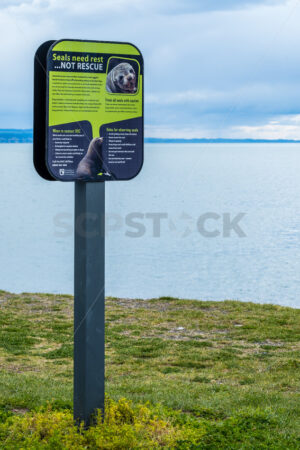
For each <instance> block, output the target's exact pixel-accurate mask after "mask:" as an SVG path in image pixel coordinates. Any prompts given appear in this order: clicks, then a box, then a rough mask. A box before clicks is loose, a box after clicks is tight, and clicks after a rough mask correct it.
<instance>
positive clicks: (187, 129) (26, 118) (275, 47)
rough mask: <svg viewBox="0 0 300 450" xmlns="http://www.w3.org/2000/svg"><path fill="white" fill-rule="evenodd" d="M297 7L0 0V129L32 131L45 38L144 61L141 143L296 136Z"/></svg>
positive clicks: (160, 0) (286, 3) (220, 1)
mask: <svg viewBox="0 0 300 450" xmlns="http://www.w3.org/2000/svg"><path fill="white" fill-rule="evenodd" d="M299 24H300V0H185V1H181V0H0V37H1V46H0V57H1V71H0V98H1V101H0V128H32V95H33V94H32V92H33V55H34V52H35V50H36V48H37V47H38V46H39V45H40V44H41V43H42V42H44V41H46V40H49V39H61V38H79V39H93V40H111V41H114V40H116V41H127V42H132V43H134V44H136V45H137V46H138V47H139V48H140V50H141V51H142V53H143V55H144V59H145V124H146V136H152V137H186V138H192V137H226V138H249V137H250V138H268V139H277V138H291V139H295V138H296V139H300V51H299V43H300V26H299Z"/></svg>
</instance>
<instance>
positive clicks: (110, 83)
mask: <svg viewBox="0 0 300 450" xmlns="http://www.w3.org/2000/svg"><path fill="white" fill-rule="evenodd" d="M120 61H121V62H120ZM107 72H108V73H107V78H106V90H107V92H110V93H114V94H135V93H136V92H137V89H138V86H137V75H138V65H137V63H136V61H133V60H130V62H128V61H125V60H122V59H116V58H112V59H111V60H110V61H109V66H108V71H107Z"/></svg>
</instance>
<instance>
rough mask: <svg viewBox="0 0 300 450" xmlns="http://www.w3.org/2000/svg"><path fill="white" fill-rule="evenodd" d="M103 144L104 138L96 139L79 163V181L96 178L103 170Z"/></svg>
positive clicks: (77, 173)
mask: <svg viewBox="0 0 300 450" xmlns="http://www.w3.org/2000/svg"><path fill="white" fill-rule="evenodd" d="M102 143H103V138H94V139H93V140H92V141H91V142H90V145H89V148H88V150H87V152H86V154H85V156H84V157H83V158H82V160H81V161H80V162H79V164H78V167H77V170H76V175H77V178H78V179H81V180H86V179H93V178H96V177H97V175H98V173H99V172H100V171H101V170H102V168H103V158H102Z"/></svg>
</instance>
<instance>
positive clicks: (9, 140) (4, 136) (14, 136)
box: [0, 128, 300, 144]
mask: <svg viewBox="0 0 300 450" xmlns="http://www.w3.org/2000/svg"><path fill="white" fill-rule="evenodd" d="M32 142H33V131H32V130H31V129H26V130H20V129H12V128H11V129H0V144H18V143H20V144H24V143H25V144H26V143H27V144H31V143H32ZM145 143H147V144H299V143H300V140H293V139H224V138H201V139H184V138H181V139H170V138H151V137H147V138H145Z"/></svg>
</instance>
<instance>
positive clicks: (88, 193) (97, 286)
mask: <svg viewBox="0 0 300 450" xmlns="http://www.w3.org/2000/svg"><path fill="white" fill-rule="evenodd" d="M104 215H105V182H102V183H93V182H88V183H82V182H76V183H75V259H74V267H75V285H74V419H75V420H76V421H77V423H79V422H81V421H84V423H85V425H86V426H89V425H90V422H91V418H92V416H93V414H94V413H95V412H96V410H97V409H101V410H102V412H103V413H104V326H105V320H104V311H105V307H104V301H105V297H104V286H105V279H104V275H105V274H104V266H105V261H104V260H105V253H104V248H105V237H104V229H105V222H104V221H105V217H104Z"/></svg>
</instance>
